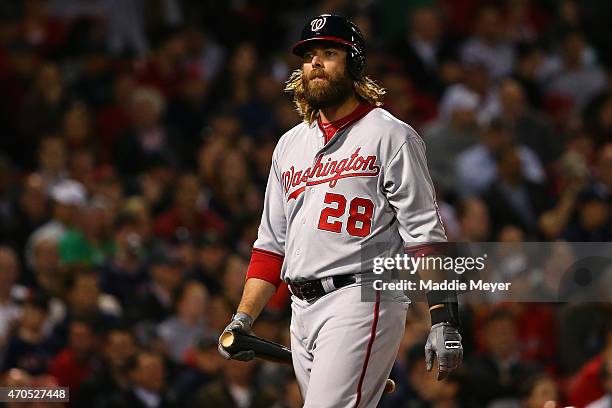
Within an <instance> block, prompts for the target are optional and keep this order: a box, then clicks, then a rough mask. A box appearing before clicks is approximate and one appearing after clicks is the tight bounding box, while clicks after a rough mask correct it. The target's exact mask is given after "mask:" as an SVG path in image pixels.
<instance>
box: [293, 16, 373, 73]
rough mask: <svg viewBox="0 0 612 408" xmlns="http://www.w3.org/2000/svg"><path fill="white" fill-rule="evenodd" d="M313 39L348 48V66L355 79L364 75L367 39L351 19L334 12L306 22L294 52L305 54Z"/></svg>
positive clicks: (299, 54)
mask: <svg viewBox="0 0 612 408" xmlns="http://www.w3.org/2000/svg"><path fill="white" fill-rule="evenodd" d="M312 41H332V42H336V43H338V44H342V45H344V46H345V47H346V48H347V50H348V51H347V68H348V71H349V73H350V74H351V76H352V77H353V78H355V79H360V78H361V77H363V73H364V70H365V63H366V54H365V51H366V50H365V40H364V38H363V35H362V34H361V31H359V28H358V27H357V26H356V25H355V24H354V23H353V22H352V21H350V20H349V19H347V18H344V17H342V16H337V15H333V14H321V15H320V16H317V17H314V18H312V19H310V21H308V23H306V25H305V26H304V29H303V30H302V36H301V38H300V41H298V42H297V43H295V44H294V45H293V48H292V50H293V53H294V54H296V55H298V56H300V57H301V56H303V54H304V49H305V48H306V45H307V44H308V43H310V42H312Z"/></svg>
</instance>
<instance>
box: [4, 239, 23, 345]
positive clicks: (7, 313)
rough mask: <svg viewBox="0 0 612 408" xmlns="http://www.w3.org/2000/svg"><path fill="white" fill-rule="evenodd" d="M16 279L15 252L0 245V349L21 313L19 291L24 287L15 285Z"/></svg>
mask: <svg viewBox="0 0 612 408" xmlns="http://www.w3.org/2000/svg"><path fill="white" fill-rule="evenodd" d="M18 281H19V261H18V259H17V254H16V253H15V251H13V250H12V249H11V248H9V247H5V246H0V350H3V349H4V347H5V345H6V341H7V336H8V335H9V333H10V332H11V330H12V328H13V324H14V323H15V321H16V320H17V319H19V317H20V314H21V308H20V307H19V304H18V301H19V300H20V299H19V292H24V291H25V288H23V287H22V286H20V285H17V282H18Z"/></svg>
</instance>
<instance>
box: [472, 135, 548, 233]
mask: <svg viewBox="0 0 612 408" xmlns="http://www.w3.org/2000/svg"><path fill="white" fill-rule="evenodd" d="M496 160H497V172H496V173H497V179H496V180H495V182H493V183H492V184H491V185H490V187H489V188H488V189H487V190H486V191H485V192H484V194H483V197H484V200H485V201H486V202H487V206H488V207H489V211H490V214H491V219H492V220H493V225H492V228H493V231H494V233H498V232H500V231H501V229H502V228H503V227H504V226H506V225H516V226H519V227H520V228H521V229H523V230H524V231H526V232H527V233H528V234H529V235H531V236H537V235H538V233H539V224H538V219H539V216H540V214H542V212H543V211H545V210H547V209H549V208H550V206H551V200H550V198H549V196H548V195H547V194H546V191H545V190H544V186H543V185H540V184H536V183H533V182H531V181H530V180H528V179H527V177H525V176H524V173H523V170H522V168H521V157H520V150H519V149H518V148H516V147H514V146H508V147H506V148H503V149H502V150H501V151H499V152H498V153H497V157H496Z"/></svg>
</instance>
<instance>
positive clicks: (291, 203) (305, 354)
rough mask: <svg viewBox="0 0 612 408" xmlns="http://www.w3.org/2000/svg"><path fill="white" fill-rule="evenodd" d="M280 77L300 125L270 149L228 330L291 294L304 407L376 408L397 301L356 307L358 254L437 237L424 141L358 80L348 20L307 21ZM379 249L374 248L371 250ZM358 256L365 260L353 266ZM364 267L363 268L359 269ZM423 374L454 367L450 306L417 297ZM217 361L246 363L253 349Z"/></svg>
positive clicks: (456, 351) (439, 298) (244, 325)
mask: <svg viewBox="0 0 612 408" xmlns="http://www.w3.org/2000/svg"><path fill="white" fill-rule="evenodd" d="M293 52H294V53H295V54H296V55H298V56H299V57H301V58H302V68H300V69H298V70H296V71H295V72H294V73H293V74H292V76H291V77H290V79H289V81H288V83H287V90H288V91H291V92H292V93H293V97H294V102H295V105H296V108H297V110H298V111H299V113H300V114H301V116H302V118H303V122H302V123H300V124H299V125H297V126H295V127H294V128H293V129H291V130H289V131H288V132H287V133H285V134H284V135H283V136H282V137H281V139H280V140H279V142H278V144H277V146H276V149H275V150H274V153H273V157H272V166H271V169H270V175H269V178H268V184H267V187H266V195H265V203H264V209H263V215H262V220H261V225H260V227H259V232H258V237H257V240H256V242H255V244H254V247H253V252H252V257H251V262H250V265H249V269H248V272H247V280H246V283H245V287H244V292H243V295H242V300H241V302H240V305H239V306H238V309H237V312H236V313H235V314H234V316H233V318H232V321H231V322H230V324H229V325H228V326H227V328H226V331H227V330H238V331H243V332H247V333H248V332H251V327H252V325H253V321H254V320H255V319H256V318H257V316H258V315H259V313H260V312H261V310H262V309H263V308H264V306H265V305H266V303H267V302H268V300H269V299H270V297H271V296H272V295H273V294H274V293H275V291H276V288H277V287H278V285H279V284H280V283H281V281H285V282H287V283H288V285H289V288H290V290H291V293H292V297H291V298H292V304H291V307H292V319H291V327H290V330H291V349H292V358H293V366H294V370H295V374H296V377H297V379H298V382H299V386H300V390H301V392H302V396H303V397H304V401H305V402H304V406H305V407H309V408H312V407H375V406H376V405H377V403H378V401H379V399H380V397H381V394H382V392H383V388H384V385H385V380H386V379H387V378H388V376H389V373H390V371H391V368H392V366H393V362H394V360H395V358H396V354H397V350H398V348H399V344H400V339H401V338H402V336H403V334H404V323H405V319H406V312H407V309H408V303H409V301H408V299H407V297H406V296H405V295H404V294H403V293H400V294H399V295H398V296H394V297H393V298H392V300H391V301H384V302H382V301H381V297H380V293H379V292H376V298H375V299H376V301H374V302H365V301H362V291H361V289H362V288H361V285H362V284H363V282H362V280H361V277H362V276H363V274H364V273H365V272H368V271H366V270H364V267H363V265H364V259H363V251H362V248H363V247H364V246H365V245H367V244H368V243H370V242H374V241H375V240H376V241H383V242H386V243H387V244H388V245H390V247H392V251H402V250H404V248H406V249H407V250H408V251H411V252H413V253H414V252H419V253H424V252H425V251H426V250H427V248H428V246H427V245H424V243H435V242H443V241H446V235H445V233H444V229H443V227H442V223H441V221H440V218H439V215H438V211H437V207H436V201H435V196H434V189H433V186H432V182H431V178H430V176H429V173H428V170H427V166H426V162H425V148H424V143H423V141H422V140H421V138H420V137H419V135H417V133H416V132H415V131H414V130H413V129H412V128H411V127H410V126H408V125H407V124H405V123H403V122H402V121H400V120H398V119H396V118H395V117H393V115H391V114H390V113H389V112H387V111H385V110H384V109H382V108H381V107H380V106H381V105H382V96H383V94H384V90H383V89H382V88H381V87H380V86H379V85H377V84H376V83H375V82H374V81H372V80H371V79H370V78H369V77H367V76H365V75H364V68H365V60H366V54H365V41H364V38H363V36H362V34H361V33H360V31H359V29H358V28H357V26H355V25H354V24H353V23H352V22H350V21H349V20H347V19H345V18H343V17H340V16H336V15H329V14H324V15H320V16H317V17H315V18H313V19H311V20H310V21H309V22H308V23H307V24H306V26H305V27H304V30H303V31H302V36H301V39H300V41H298V42H297V43H296V44H295V45H294V46H293ZM378 255H380V256H384V255H385V253H381V254H378ZM365 264H367V262H366V263H365ZM370 271H371V269H370ZM427 298H428V300H429V303H430V310H431V318H432V328H431V333H430V335H429V338H428V340H427V345H426V350H425V354H426V362H427V368H428V370H431V369H432V367H433V363H434V356H436V357H437V361H438V378H439V379H442V378H444V377H445V376H446V375H447V374H448V372H449V371H451V370H452V369H454V368H455V367H456V366H458V365H459V363H460V361H461V357H462V348H461V336H460V335H459V333H458V330H457V327H458V319H457V301H456V297H455V296H454V295H453V294H449V293H441V292H440V293H438V292H429V293H428V294H427ZM219 351H220V353H221V354H222V355H223V356H224V357H225V358H232V359H238V360H249V359H251V358H253V356H254V353H253V352H252V351H243V352H240V353H235V354H233V355H230V354H229V353H228V352H227V351H225V350H224V349H223V348H222V347H221V346H220V347H219Z"/></svg>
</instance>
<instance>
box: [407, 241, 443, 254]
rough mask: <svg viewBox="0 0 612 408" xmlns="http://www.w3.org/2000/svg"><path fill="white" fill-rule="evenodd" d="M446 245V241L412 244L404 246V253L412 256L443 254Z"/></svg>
mask: <svg viewBox="0 0 612 408" xmlns="http://www.w3.org/2000/svg"><path fill="white" fill-rule="evenodd" d="M446 245H447V243H446V242H430V243H427V244H420V245H414V246H411V247H405V248H404V253H407V254H411V255H412V256H426V255H432V254H438V255H443V254H444V253H446Z"/></svg>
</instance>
